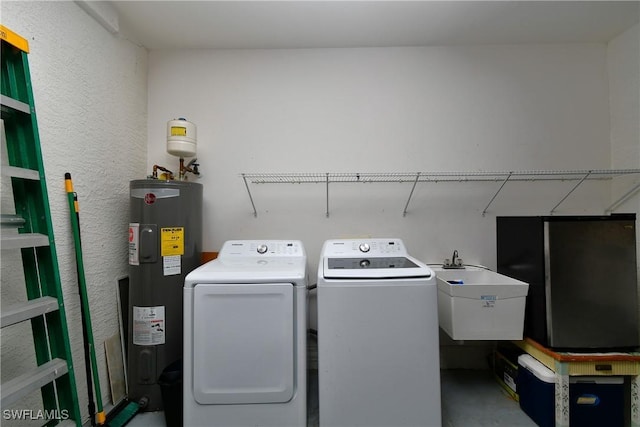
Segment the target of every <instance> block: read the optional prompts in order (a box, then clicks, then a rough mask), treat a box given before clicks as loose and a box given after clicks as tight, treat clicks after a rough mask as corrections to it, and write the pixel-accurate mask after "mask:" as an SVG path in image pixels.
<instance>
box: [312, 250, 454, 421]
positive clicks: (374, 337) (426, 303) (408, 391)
mask: <svg viewBox="0 0 640 427" xmlns="http://www.w3.org/2000/svg"><path fill="white" fill-rule="evenodd" d="M317 292H318V381H319V407H320V414H319V417H320V426H322V427H325V426H327V427H344V426H350V427H356V426H362V427H376V426H380V427H389V426H394V427H400V426H412V427H416V426H427V427H435V426H440V425H441V422H442V421H441V409H440V360H439V342H438V341H439V340H438V306H437V285H436V280H435V274H434V273H433V272H432V271H431V270H430V269H429V267H427V266H426V265H425V264H423V263H422V262H420V261H418V260H417V259H415V258H413V257H411V256H409V255H408V254H407V251H406V249H405V247H404V244H403V243H402V241H401V240H400V239H360V240H329V241H327V242H325V244H324V246H323V249H322V253H321V257H320V263H319V266H318V289H317Z"/></svg>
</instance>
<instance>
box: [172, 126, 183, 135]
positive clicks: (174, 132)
mask: <svg viewBox="0 0 640 427" xmlns="http://www.w3.org/2000/svg"><path fill="white" fill-rule="evenodd" d="M171 136H187V128H186V127H182V126H171Z"/></svg>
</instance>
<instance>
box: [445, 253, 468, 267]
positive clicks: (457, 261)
mask: <svg viewBox="0 0 640 427" xmlns="http://www.w3.org/2000/svg"><path fill="white" fill-rule="evenodd" d="M442 267H444V268H464V264H463V263H462V259H461V258H460V256H459V255H458V250H457V249H456V250H454V251H453V255H452V256H451V260H449V259H448V258H447V259H445V260H444V264H443V265H442Z"/></svg>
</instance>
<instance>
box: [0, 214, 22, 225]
mask: <svg viewBox="0 0 640 427" xmlns="http://www.w3.org/2000/svg"><path fill="white" fill-rule="evenodd" d="M25 222H26V221H25V220H24V218H22V217H21V216H20V215H10V214H0V224H1V225H2V227H6V228H20V227H22V226H23V225H24V224H25Z"/></svg>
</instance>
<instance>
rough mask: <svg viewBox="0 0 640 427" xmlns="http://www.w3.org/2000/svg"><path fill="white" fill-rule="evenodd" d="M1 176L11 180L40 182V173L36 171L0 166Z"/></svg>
mask: <svg viewBox="0 0 640 427" xmlns="http://www.w3.org/2000/svg"><path fill="white" fill-rule="evenodd" d="M2 175H4V176H10V177H13V178H23V179H32V180H34V181H39V180H40V173H39V172H38V171H37V170H33V169H25V168H17V167H15V166H9V165H2Z"/></svg>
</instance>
